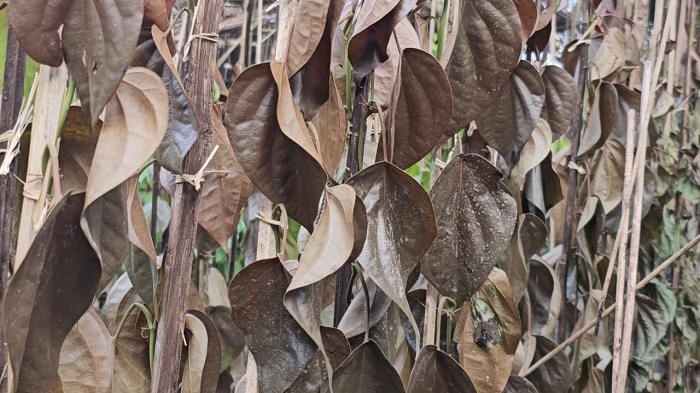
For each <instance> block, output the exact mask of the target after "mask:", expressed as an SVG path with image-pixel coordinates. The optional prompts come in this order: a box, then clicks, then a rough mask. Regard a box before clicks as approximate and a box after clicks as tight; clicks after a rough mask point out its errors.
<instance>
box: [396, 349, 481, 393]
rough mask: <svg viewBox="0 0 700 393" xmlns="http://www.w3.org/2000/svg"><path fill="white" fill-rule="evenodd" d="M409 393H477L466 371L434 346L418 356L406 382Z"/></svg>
mask: <svg viewBox="0 0 700 393" xmlns="http://www.w3.org/2000/svg"><path fill="white" fill-rule="evenodd" d="M408 392H409V393H432V392H444V393H457V392H459V393H477V390H476V388H475V387H474V384H472V381H471V380H470V379H469V376H468V375H467V373H466V371H464V369H463V368H462V366H460V365H459V363H457V362H456V361H455V360H454V359H452V357H451V356H450V355H448V354H446V353H445V352H442V351H441V350H439V349H438V348H437V347H436V346H434V345H426V346H424V347H423V348H422V349H421V350H420V353H419V354H418V358H417V359H416V364H415V366H413V372H411V379H410V381H409V382H408Z"/></svg>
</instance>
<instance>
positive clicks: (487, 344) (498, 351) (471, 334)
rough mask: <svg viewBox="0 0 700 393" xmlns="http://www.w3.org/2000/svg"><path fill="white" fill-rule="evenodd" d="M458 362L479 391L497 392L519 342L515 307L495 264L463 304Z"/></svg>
mask: <svg viewBox="0 0 700 393" xmlns="http://www.w3.org/2000/svg"><path fill="white" fill-rule="evenodd" d="M464 307H465V308H464V311H465V313H464V315H465V317H463V318H460V322H459V325H460V327H463V330H462V334H461V336H460V339H459V347H458V348H459V363H460V364H461V365H462V367H464V369H465V370H466V371H467V374H468V375H469V377H470V378H471V380H472V383H473V384H474V386H475V387H476V390H477V391H478V392H500V391H501V390H502V389H503V388H504V387H505V386H506V383H507V381H508V376H509V375H510V371H511V367H512V362H513V355H514V354H515V351H516V349H517V348H518V343H519V342H520V334H521V325H520V315H519V314H518V308H517V306H516V305H515V301H514V300H513V293H512V291H511V289H510V284H509V283H508V277H506V274H505V272H503V271H502V270H500V269H498V268H495V269H494V270H493V272H492V273H491V275H489V279H488V280H487V281H486V282H485V283H484V284H483V285H482V286H481V289H480V290H479V292H477V293H476V294H475V295H474V296H472V298H471V300H469V301H468V302H467V303H466V304H465V306H464Z"/></svg>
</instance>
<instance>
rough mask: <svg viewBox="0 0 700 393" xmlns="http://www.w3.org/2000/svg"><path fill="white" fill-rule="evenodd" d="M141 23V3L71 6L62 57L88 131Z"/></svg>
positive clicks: (75, 2)
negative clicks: (73, 84)
mask: <svg viewBox="0 0 700 393" xmlns="http://www.w3.org/2000/svg"><path fill="white" fill-rule="evenodd" d="M43 7H44V5H41V6H39V8H43ZM32 12H35V11H32ZM142 21H143V3H141V2H138V1H114V0H72V2H71V7H70V11H69V12H68V13H67V15H66V18H65V21H64V22H65V24H64V26H63V56H64V58H65V61H66V65H67V66H68V71H69V72H70V75H71V76H72V77H73V79H75V88H76V90H77V91H78V95H79V96H80V102H81V105H82V108H83V113H84V114H85V118H86V119H88V120H89V122H90V126H91V127H94V126H95V125H96V124H97V119H98V117H99V115H100V112H102V109H104V107H105V105H107V103H108V102H109V101H110V100H111V99H112V96H113V95H114V93H115V91H117V90H118V87H119V86H120V81H121V80H122V77H123V76H124V73H125V72H126V68H127V66H128V65H129V61H131V55H132V54H133V53H134V50H135V49H136V43H137V41H138V38H139V32H140V31H141V22H142ZM57 66H58V65H57ZM161 85H162V84H161ZM161 87H162V86H161ZM117 94H118V92H117ZM127 112H128V113H134V112H132V111H130V110H128V108H127ZM88 197H89V196H88ZM88 199H89V198H88Z"/></svg>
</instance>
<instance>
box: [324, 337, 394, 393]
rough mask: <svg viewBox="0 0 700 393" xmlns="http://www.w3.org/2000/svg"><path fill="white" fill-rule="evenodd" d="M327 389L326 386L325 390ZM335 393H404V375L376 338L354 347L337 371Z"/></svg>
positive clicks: (334, 380) (334, 381)
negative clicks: (383, 350)
mask: <svg viewBox="0 0 700 393" xmlns="http://www.w3.org/2000/svg"><path fill="white" fill-rule="evenodd" d="M326 390H327V389H326ZM333 392H334V393H364V392H383V393H403V392H404V389H403V385H402V383H401V378H400V377H399V374H398V373H397V372H396V370H395V369H394V367H392V366H391V363H390V362H389V360H387V358H386V356H384V354H383V353H382V350H381V349H379V346H377V344H376V343H375V342H374V341H371V340H369V341H366V342H364V343H363V344H362V345H360V346H359V347H357V348H355V350H354V351H352V353H350V356H348V358H347V359H345V361H344V362H343V363H342V364H341V365H340V366H339V367H338V368H337V369H336V370H335V374H334V376H333Z"/></svg>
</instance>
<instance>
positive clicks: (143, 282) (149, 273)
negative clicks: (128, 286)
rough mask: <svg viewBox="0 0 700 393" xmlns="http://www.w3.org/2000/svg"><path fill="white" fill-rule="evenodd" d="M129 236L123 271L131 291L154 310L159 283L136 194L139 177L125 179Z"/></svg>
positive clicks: (147, 229)
mask: <svg viewBox="0 0 700 393" xmlns="http://www.w3.org/2000/svg"><path fill="white" fill-rule="evenodd" d="M127 189H128V191H127V195H128V197H127V198H128V199H127V202H126V206H127V209H128V210H127V211H128V213H127V219H128V237H129V241H130V242H131V244H130V245H129V252H128V254H127V257H126V260H125V261H124V269H125V270H126V272H127V274H128V275H129V280H131V282H132V283H134V288H135V289H136V292H137V293H138V294H139V296H140V297H141V298H142V299H143V300H144V302H145V303H146V305H148V306H149V308H151V309H154V306H155V303H154V298H155V290H156V285H157V283H158V266H157V261H156V249H155V246H154V245H153V240H152V239H151V232H150V230H149V228H148V224H147V223H146V216H145V215H144V212H143V207H142V204H141V198H140V197H139V192H138V176H137V175H134V176H132V177H130V178H129V180H127Z"/></svg>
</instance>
